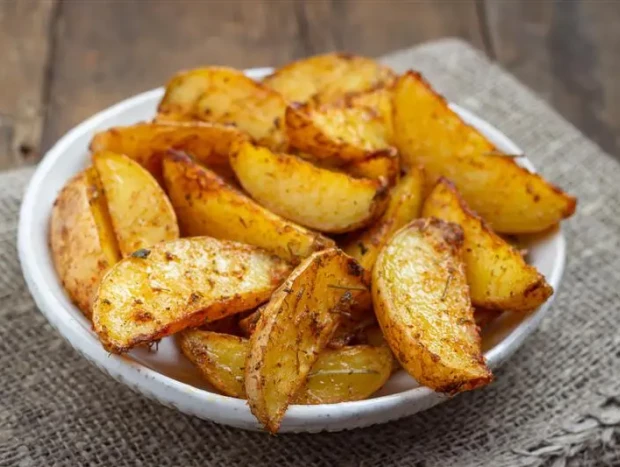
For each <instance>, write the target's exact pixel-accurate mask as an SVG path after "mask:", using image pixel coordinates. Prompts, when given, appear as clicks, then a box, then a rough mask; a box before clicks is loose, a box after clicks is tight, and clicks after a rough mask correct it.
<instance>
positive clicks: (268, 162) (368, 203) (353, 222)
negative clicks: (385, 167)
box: [230, 143, 387, 233]
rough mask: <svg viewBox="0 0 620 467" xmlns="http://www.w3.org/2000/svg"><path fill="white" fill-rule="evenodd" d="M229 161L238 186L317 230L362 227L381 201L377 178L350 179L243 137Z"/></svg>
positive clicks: (383, 197)
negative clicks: (257, 144) (250, 141)
mask: <svg viewBox="0 0 620 467" xmlns="http://www.w3.org/2000/svg"><path fill="white" fill-rule="evenodd" d="M230 163H231V165H232V167H233V170H234V171H235V174H237V178H238V179H239V182H240V183H241V185H242V186H243V188H244V189H245V190H246V191H247V192H248V193H249V194H250V195H251V196H252V198H254V199H255V200H256V201H258V203H260V204H261V205H263V206H264V207H266V208H267V209H269V210H270V211H272V212H274V213H276V214H278V215H280V216H282V217H284V218H285V219H289V220H292V221H293V222H296V223H298V224H301V225H303V226H305V227H309V228H311V229H315V230H318V231H321V232H331V233H340V232H348V231H351V230H354V229H358V228H360V227H364V226H365V225H368V224H369V223H371V222H372V221H373V220H374V219H376V218H377V217H378V216H380V215H381V214H382V213H383V211H384V210H385V207H386V203H387V190H386V188H385V185H384V184H383V183H381V181H378V180H366V179H364V180H362V179H354V178H352V177H350V176H348V175H346V174H343V173H337V172H333V171H331V170H327V169H321V168H318V167H315V166H314V165H312V164H311V163H310V162H307V161H304V160H302V159H299V158H297V157H295V156H290V155H287V154H276V153H273V152H271V151H270V150H269V149H266V148H261V147H258V146H254V145H252V144H250V143H243V144H242V145H241V146H240V148H239V150H238V151H237V152H235V153H233V154H232V155H231V159H230Z"/></svg>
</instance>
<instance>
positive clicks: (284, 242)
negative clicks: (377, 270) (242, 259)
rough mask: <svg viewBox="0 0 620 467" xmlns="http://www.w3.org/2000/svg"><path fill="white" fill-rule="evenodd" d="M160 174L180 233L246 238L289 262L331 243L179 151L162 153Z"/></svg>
mask: <svg viewBox="0 0 620 467" xmlns="http://www.w3.org/2000/svg"><path fill="white" fill-rule="evenodd" d="M164 179H165V184H166V188H167V190H168V194H169V195H170V200H171V201H172V204H173V206H174V208H175V210H176V212H177V214H178V216H179V222H180V224H181V228H182V230H183V233H184V234H185V235H188V236H196V235H208V236H211V237H215V238H220V239H224V240H234V241H238V242H242V243H248V244H250V245H255V246H259V247H261V248H264V249H265V250H267V251H270V252H272V253H274V254H276V255H278V256H280V257H281V258H284V259H286V260H287V261H291V262H293V263H299V261H300V260H301V259H303V258H305V257H307V256H309V255H310V254H311V253H313V252H315V251H318V250H322V249H323V248H326V247H329V246H333V245H334V243H333V241H332V240H330V239H328V238H326V237H323V236H322V235H320V234H318V233H316V232H311V231H309V230H308V229H306V228H304V227H301V226H298V225H296V224H294V223H292V222H290V221H287V220H285V219H283V218H281V217H280V216H278V215H276V214H273V213H272V212H270V211H268V210H267V209H265V208H263V207H262V206H259V205H258V204H256V203H255V202H254V201H252V200H251V199H250V198H248V197H247V196H245V195H244V194H243V193H241V192H239V191H238V190H236V189H234V188H232V187H231V186H229V185H228V184H226V182H224V180H222V179H221V178H220V177H218V176H217V175H216V174H215V173H214V172H211V171H210V170H208V169H206V168H203V167H201V166H199V165H198V164H196V163H195V162H193V161H192V160H191V158H189V157H187V156H185V155H184V154H178V153H174V154H168V155H167V156H166V158H165V160H164Z"/></svg>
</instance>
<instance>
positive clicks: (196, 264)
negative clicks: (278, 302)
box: [93, 237, 290, 353]
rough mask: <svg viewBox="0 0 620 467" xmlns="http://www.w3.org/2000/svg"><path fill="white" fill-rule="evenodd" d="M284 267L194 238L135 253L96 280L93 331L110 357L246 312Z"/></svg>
mask: <svg viewBox="0 0 620 467" xmlns="http://www.w3.org/2000/svg"><path fill="white" fill-rule="evenodd" d="M289 271H290V268H289V266H288V265H287V264H286V263H285V262H284V261H282V260H281V259H279V258H277V257H276V256H272V255H270V254H268V253H267V252H265V251H264V250H261V249H260V248H256V247H253V246H250V245H244V244H241V243H235V242H227V241H222V240H216V239H214V238H210V237H194V238H183V239H179V240H174V241H172V242H165V243H159V244H157V245H155V246H153V247H152V248H151V249H150V250H147V249H144V250H138V251H136V252H135V253H134V254H132V255H131V256H130V257H128V258H125V259H124V260H122V261H121V262H120V263H117V264H116V265H115V266H114V267H113V268H112V269H110V271H109V272H108V273H107V274H106V275H105V277H104V278H103V279H102V280H101V283H100V285H99V289H98V290H97V295H96V298H95V300H94V306H93V325H94V329H95V331H96V332H97V334H98V335H99V339H100V340H101V342H102V344H103V346H104V347H105V348H106V349H107V350H108V351H110V352H114V353H120V352H125V351H127V350H129V349H131V348H132V347H135V346H136V345H139V344H146V343H150V342H154V341H156V340H158V339H161V338H162V337H165V336H168V335H171V334H174V333H176V332H178V331H181V330H183V329H185V328H187V327H192V326H199V325H201V324H203V323H205V322H208V321H214V320H217V319H220V318H223V317H225V316H228V315H231V314H234V313H238V312H241V311H245V310H251V309H252V308H255V307H256V306H258V305H260V304H261V303H262V302H264V301H266V300H268V299H269V297H270V295H271V293H272V291H273V290H274V289H275V288H276V287H277V286H278V285H279V284H280V283H281V282H282V281H283V280H284V278H285V277H286V276H287V274H288V272H289Z"/></svg>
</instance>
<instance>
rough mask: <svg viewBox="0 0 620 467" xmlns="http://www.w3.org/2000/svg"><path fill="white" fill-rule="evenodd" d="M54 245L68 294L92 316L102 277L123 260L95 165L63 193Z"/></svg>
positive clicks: (56, 213)
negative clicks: (92, 302)
mask: <svg viewBox="0 0 620 467" xmlns="http://www.w3.org/2000/svg"><path fill="white" fill-rule="evenodd" d="M50 247H51V250H52V258H53V260H54V266H55V267H56V272H57V273H58V276H59V277H60V280H61V281H62V285H63V287H64V288H65V290H66V292H67V294H68V295H69V297H70V298H71V300H72V301H73V302H74V303H75V305H76V306H77V307H78V308H79V309H80V310H81V311H82V312H83V313H84V314H85V315H86V316H87V317H88V318H90V317H91V315H92V310H91V300H92V298H93V295H94V293H95V291H96V290H97V286H98V285H99V281H100V280H101V277H102V276H103V274H104V273H105V271H107V270H108V268H109V267H110V266H112V265H113V264H114V263H116V262H117V261H118V260H119V259H120V253H119V251H118V245H117V244H116V238H115V236H114V230H113V228H112V223H111V221H110V218H109V213H108V212H107V205H106V202H105V198H104V195H103V191H102V190H101V185H100V182H99V179H98V176H97V172H96V171H95V169H94V168H92V167H91V168H88V169H86V170H85V171H83V172H80V173H79V174H77V175H76V176H75V177H73V178H72V179H71V180H69V182H68V183H67V184H66V185H65V186H64V188H63V189H62V191H61V192H60V193H59V195H58V198H57V199H56V202H55V203H54V207H53V209H52V217H51V222H50Z"/></svg>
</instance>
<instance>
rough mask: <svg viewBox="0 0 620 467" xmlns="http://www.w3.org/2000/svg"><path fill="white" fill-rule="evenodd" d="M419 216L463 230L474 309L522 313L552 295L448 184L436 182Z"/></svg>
mask: <svg viewBox="0 0 620 467" xmlns="http://www.w3.org/2000/svg"><path fill="white" fill-rule="evenodd" d="M422 215H423V217H436V218H438V219H443V220H445V221H449V222H454V223H455V224H458V225H460V226H461V228H462V229H463V233H464V234H465V242H464V252H463V258H464V260H465V270H466V272H467V283H468V284H469V293H470V295H471V301H472V303H473V304H474V306H476V307H481V308H489V309H494V310H506V311H523V312H526V311H531V310H534V309H536V308H538V307H539V306H540V305H541V304H543V303H544V302H545V301H546V300H547V299H548V298H549V297H550V296H551V295H552V294H553V288H552V287H551V286H550V285H549V284H547V281H546V280H545V278H544V277H543V276H542V275H541V274H540V273H539V272H538V271H537V270H536V268H534V267H533V266H530V265H529V264H527V263H526V262H525V259H524V258H523V256H521V254H520V253H519V252H518V251H517V250H516V249H515V248H513V247H512V246H511V245H509V244H508V243H507V242H505V241H504V240H503V239H502V238H501V237H499V236H498V235H496V234H495V233H494V232H493V231H492V230H491V229H490V228H489V227H488V226H487V225H486V224H485V223H484V221H483V220H482V219H481V218H480V217H478V216H477V215H476V214H475V213H474V212H472V211H471V210H470V209H469V207H468V206H467V204H466V203H465V201H464V200H463V199H462V198H461V196H460V195H459V193H458V191H457V190H456V188H455V186H454V185H453V184H452V183H451V182H450V181H448V180H446V179H444V178H441V179H439V181H438V182H437V185H435V188H434V189H433V191H432V192H431V193H430V195H429V196H428V197H427V198H426V200H425V202H424V208H423V211H422Z"/></svg>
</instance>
